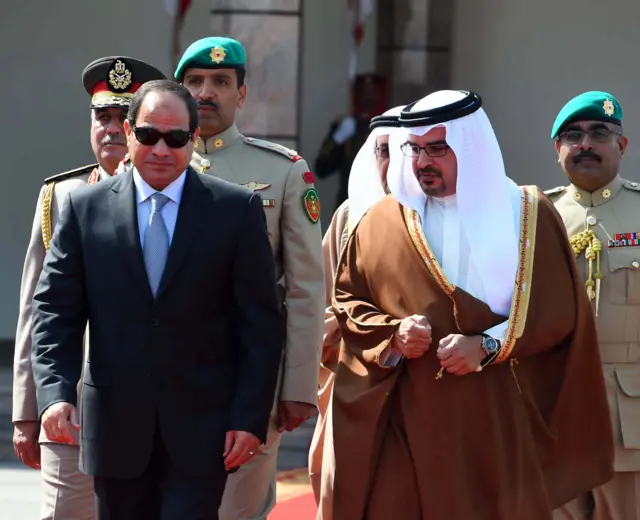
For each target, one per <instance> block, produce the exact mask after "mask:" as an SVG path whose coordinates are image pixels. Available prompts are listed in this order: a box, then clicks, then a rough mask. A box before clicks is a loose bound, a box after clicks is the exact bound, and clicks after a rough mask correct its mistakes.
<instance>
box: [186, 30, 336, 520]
mask: <svg viewBox="0 0 640 520" xmlns="http://www.w3.org/2000/svg"><path fill="white" fill-rule="evenodd" d="M245 65H246V53H245V49H244V48H243V46H242V45H241V44H240V43H239V42H237V41H236V40H233V39H230V38H219V37H210V38H204V39H201V40H198V41H196V42H195V43H193V44H192V45H191V46H190V47H189V48H188V49H187V50H186V51H185V53H184V55H183V56H182V58H181V59H180V62H179V63H178V66H177V68H176V71H175V77H176V79H177V80H178V81H180V82H181V83H183V84H184V85H185V86H186V87H187V88H188V89H189V90H190V91H191V94H192V95H193V97H194V98H195V99H196V101H197V102H198V115H199V118H200V137H199V138H198V143H197V146H196V153H197V154H199V156H200V158H201V164H202V170H203V171H204V173H206V174H213V175H216V176H217V177H220V178H222V179H224V180H227V181H230V182H234V183H237V184H240V185H242V186H245V187H246V188H248V189H250V190H253V191H257V192H259V193H260V195H261V196H262V199H263V205H264V211H265V214H266V218H267V225H268V227H269V236H270V240H271V246H272V249H273V254H274V256H275V259H276V268H277V273H276V278H277V279H278V281H279V282H278V285H279V287H280V289H281V294H282V301H283V313H284V314H285V316H283V319H284V321H283V326H286V346H285V357H284V360H283V364H282V369H281V373H280V384H279V390H278V394H277V395H276V400H275V401H276V402H275V403H274V413H273V420H272V426H271V428H270V433H269V436H268V439H267V442H266V444H265V445H264V446H262V447H261V450H260V451H258V452H256V453H255V455H254V456H253V459H252V460H251V461H250V462H249V463H247V464H245V465H243V466H242V467H241V468H240V469H239V470H238V472H237V473H235V474H232V475H230V477H229V479H228V481H227V486H226V489H225V494H224V497H223V500H222V506H221V508H220V519H221V520H258V519H265V518H267V515H268V514H269V512H270V511H271V510H272V509H273V507H274V505H275V499H276V493H275V492H276V489H275V487H276V469H277V454H278V447H279V444H280V437H281V433H282V432H283V431H284V430H287V431H291V430H293V429H295V428H297V427H298V426H299V425H300V424H302V423H303V422H304V421H305V420H306V419H308V418H309V417H311V416H312V415H313V413H315V410H316V403H317V392H318V367H319V365H320V347H321V344H322V330H323V323H324V271H323V260H322V233H321V230H320V202H319V198H318V193H317V192H316V189H315V186H314V175H313V173H311V172H310V171H309V168H308V166H307V163H306V162H305V161H304V159H303V158H302V157H300V155H298V154H297V153H296V152H295V151H293V150H290V149H288V148H285V147H284V146H280V145H278V144H275V143H271V142H267V141H263V140H260V139H253V138H251V137H245V136H244V135H242V134H241V133H240V132H239V131H238V128H237V127H236V124H235V119H236V113H237V111H238V110H239V109H241V108H242V106H243V104H244V101H245V99H246V95H247V86H246V85H245V82H244V79H245ZM255 275H256V276H260V273H259V272H256V273H255Z"/></svg>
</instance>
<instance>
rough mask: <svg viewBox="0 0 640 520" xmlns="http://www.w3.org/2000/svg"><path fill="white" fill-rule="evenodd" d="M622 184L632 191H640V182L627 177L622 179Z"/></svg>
mask: <svg viewBox="0 0 640 520" xmlns="http://www.w3.org/2000/svg"><path fill="white" fill-rule="evenodd" d="M622 185H623V186H624V187H625V188H627V189H628V190H631V191H640V182H635V181H628V180H627V179H622Z"/></svg>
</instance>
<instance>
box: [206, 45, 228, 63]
mask: <svg viewBox="0 0 640 520" xmlns="http://www.w3.org/2000/svg"><path fill="white" fill-rule="evenodd" d="M209 56H210V57H211V61H212V62H213V63H215V64H216V65H219V64H220V63H222V62H223V61H224V59H225V57H226V56H227V51H225V50H224V49H223V48H222V47H219V46H216V47H214V48H213V49H211V54H209Z"/></svg>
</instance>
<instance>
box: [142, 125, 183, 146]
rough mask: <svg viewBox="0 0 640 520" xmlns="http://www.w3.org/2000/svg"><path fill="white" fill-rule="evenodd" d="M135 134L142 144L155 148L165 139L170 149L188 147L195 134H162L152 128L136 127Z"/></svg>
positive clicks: (181, 132)
mask: <svg viewBox="0 0 640 520" xmlns="http://www.w3.org/2000/svg"><path fill="white" fill-rule="evenodd" d="M133 133H134V134H135V136H136V139H137V140H138V142H139V143H140V144H143V145H145V146H154V145H156V144H157V143H158V141H160V139H164V142H165V143H166V144H167V146H168V147H169V148H182V147H183V146H186V145H187V143H188V142H189V140H190V139H191V136H193V132H188V131H187V130H169V131H168V132H161V131H160V130H158V129H156V128H153V127H152V126H134V127H133Z"/></svg>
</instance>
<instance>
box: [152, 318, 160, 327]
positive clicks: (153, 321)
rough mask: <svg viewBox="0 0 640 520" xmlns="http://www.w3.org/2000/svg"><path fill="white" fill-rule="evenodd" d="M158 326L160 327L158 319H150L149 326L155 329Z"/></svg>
mask: <svg viewBox="0 0 640 520" xmlns="http://www.w3.org/2000/svg"><path fill="white" fill-rule="evenodd" d="M158 325H160V320H159V319H158V318H151V326H152V327H157V326H158Z"/></svg>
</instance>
